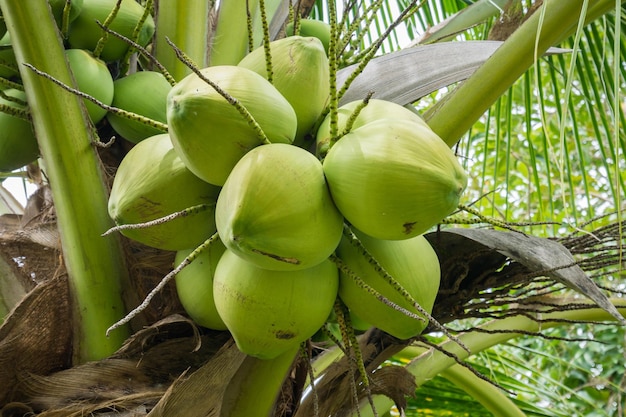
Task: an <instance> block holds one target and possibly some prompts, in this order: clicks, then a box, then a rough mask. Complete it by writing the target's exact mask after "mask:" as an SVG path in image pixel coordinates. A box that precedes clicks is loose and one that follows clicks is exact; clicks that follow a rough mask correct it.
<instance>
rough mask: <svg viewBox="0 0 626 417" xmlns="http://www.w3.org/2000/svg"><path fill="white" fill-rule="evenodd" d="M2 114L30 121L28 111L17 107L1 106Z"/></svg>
mask: <svg viewBox="0 0 626 417" xmlns="http://www.w3.org/2000/svg"><path fill="white" fill-rule="evenodd" d="M2 98H4V97H2ZM0 112H2V113H6V114H10V115H11V116H14V117H19V118H20V119H24V120H30V117H29V112H28V109H18V108H17V107H13V106H9V105H8V104H0Z"/></svg>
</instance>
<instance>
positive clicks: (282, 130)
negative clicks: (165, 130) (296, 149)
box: [167, 65, 297, 185]
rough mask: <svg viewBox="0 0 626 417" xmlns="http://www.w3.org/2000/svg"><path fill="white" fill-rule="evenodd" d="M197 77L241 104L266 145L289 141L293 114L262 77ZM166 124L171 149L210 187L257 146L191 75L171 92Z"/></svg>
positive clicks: (210, 73)
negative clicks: (258, 127)
mask: <svg viewBox="0 0 626 417" xmlns="http://www.w3.org/2000/svg"><path fill="white" fill-rule="evenodd" d="M201 73H202V75H203V76H204V77H206V78H208V79H209V80H211V81H212V82H213V83H215V84H217V85H218V86H219V87H220V88H221V89H223V90H224V91H226V92H227V93H228V94H229V95H230V96H231V97H233V98H235V99H236V100H237V101H238V102H239V103H241V105H243V107H245V108H246V109H247V111H248V112H249V113H250V114H251V115H252V117H253V118H254V119H255V120H256V122H257V123H258V125H259V126H260V127H261V129H262V130H263V132H264V133H265V135H266V137H267V139H268V140H269V141H270V142H272V143H275V142H278V143H291V142H292V141H293V138H294V136H295V134H296V128H297V120H296V114H295V112H294V110H293V108H292V107H291V105H290V104H289V102H288V101H287V100H286V99H285V98H284V97H283V96H282V95H281V94H280V93H279V92H278V90H276V88H275V87H274V86H273V85H272V84H270V83H269V82H268V81H267V80H266V79H265V78H263V77H261V76H260V75H259V74H257V73H255V72H254V71H251V70H249V69H247V68H242V67H236V66H229V65H220V66H214V67H208V68H204V69H202V70H201ZM167 123H168V127H169V133H170V135H171V137H172V141H173V143H174V148H175V149H176V151H177V152H178V153H179V155H180V157H181V159H182V160H183V161H184V162H185V164H186V165H187V167H188V168H189V169H190V170H191V171H192V172H193V173H194V174H196V175H197V176H198V177H200V178H202V179H203V180H205V181H207V182H209V183H211V184H215V185H223V184H224V182H225V181H226V178H227V177H228V175H229V174H230V171H231V170H232V169H233V167H234V166H235V164H236V163H237V161H239V159H241V157H242V156H243V155H245V154H246V152H248V151H249V150H250V149H253V148H255V147H257V146H259V145H260V144H261V143H262V138H261V137H260V136H259V134H258V132H257V131H256V130H255V129H254V128H253V127H252V126H251V125H250V123H249V122H248V121H247V120H246V119H245V118H244V116H242V114H241V113H240V112H239V111H238V110H237V109H236V108H235V106H234V105H232V104H231V103H229V102H228V101H226V99H225V98H224V97H222V96H221V95H220V94H219V93H218V92H217V91H216V90H215V89H214V88H213V87H212V86H211V85H209V84H208V83H206V82H205V81H204V80H203V79H202V78H200V77H199V76H198V75H197V74H195V73H192V74H189V75H188V76H186V77H185V78H183V79H182V80H181V81H180V82H179V83H178V84H176V85H175V86H174V87H173V88H172V89H171V91H170V93H169V95H168V97H167Z"/></svg>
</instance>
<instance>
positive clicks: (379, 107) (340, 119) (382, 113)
mask: <svg viewBox="0 0 626 417" xmlns="http://www.w3.org/2000/svg"><path fill="white" fill-rule="evenodd" d="M362 105H363V101H362V100H356V101H352V102H350V103H347V104H344V105H343V106H341V107H339V108H338V109H337V134H338V135H341V134H345V133H347V132H345V130H346V128H347V127H348V126H347V124H348V121H349V120H350V119H353V121H352V126H351V128H350V130H355V129H358V128H359V127H362V126H365V125H366V124H368V123H371V122H375V121H377V120H380V119H387V120H389V121H391V120H408V121H412V122H415V123H419V124H422V125H425V124H426V122H424V120H423V119H422V118H421V117H420V116H419V115H418V114H417V113H415V112H413V111H411V110H409V109H407V108H406V107H403V106H401V105H399V104H396V103H394V102H392V101H387V100H378V99H370V100H369V101H368V103H367V105H366V106H365V107H363V108H361V110H360V111H359V113H358V114H357V113H356V110H357V108H358V107H359V106H362ZM355 116H356V117H355ZM330 121H331V117H330V115H327V116H326V117H325V118H324V120H323V121H322V123H321V124H320V126H319V128H318V130H317V133H316V153H317V155H318V156H325V155H326V153H327V152H328V149H329V147H330V142H331V140H332V137H331V136H332V135H331V131H330Z"/></svg>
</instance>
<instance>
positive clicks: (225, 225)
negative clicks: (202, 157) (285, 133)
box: [215, 143, 343, 270]
mask: <svg viewBox="0 0 626 417" xmlns="http://www.w3.org/2000/svg"><path fill="white" fill-rule="evenodd" d="M215 222H216V225H217V230H218V233H219V235H220V238H221V239H222V241H223V242H224V244H225V245H226V247H227V248H229V249H230V250H231V251H233V252H234V253H236V254H237V255H239V256H241V257H242V258H243V259H246V260H247V261H249V262H251V263H254V264H255V265H256V266H258V267H260V268H267V269H274V270H298V269H305V268H309V267H312V266H314V265H317V264H319V263H320V262H322V261H324V260H325V259H326V258H328V256H329V255H330V254H331V253H333V251H334V250H335V248H336V247H337V245H338V244H339V241H340V239H341V235H342V230H343V218H342V216H341V214H340V213H339V211H338V210H337V208H336V207H335V205H334V204H333V202H332V199H331V196H330V193H329V192H328V187H327V185H326V181H325V179H324V173H323V171H322V165H321V163H320V161H319V160H318V159H317V158H315V156H313V155H312V154H311V153H309V152H307V151H305V150H304V149H302V148H299V147H297V146H293V145H288V144H280V143H274V144H270V145H263V146H259V147H257V148H255V149H253V150H251V151H250V152H248V153H247V154H246V155H245V156H244V157H243V158H241V160H240V161H239V162H238V163H237V165H236V166H235V168H234V169H233V171H232V172H231V174H230V176H229V177H228V180H226V183H225V184H224V187H223V188H222V191H221V193H220V195H219V197H218V199H217V207H216V210H215Z"/></svg>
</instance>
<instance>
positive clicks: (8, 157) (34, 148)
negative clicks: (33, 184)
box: [0, 89, 39, 171]
mask: <svg viewBox="0 0 626 417" xmlns="http://www.w3.org/2000/svg"><path fill="white" fill-rule="evenodd" d="M4 94H5V95H7V96H9V97H13V98H15V99H17V100H21V101H22V102H26V93H24V92H23V91H21V90H15V89H8V90H4ZM0 105H2V106H7V107H9V109H7V110H10V109H14V110H16V111H20V110H25V109H26V106H25V105H23V104H22V103H21V102H15V101H10V100H6V99H4V98H2V97H0ZM38 157H39V146H38V145H37V138H36V137H35V132H34V130H33V125H32V123H31V122H30V120H28V119H23V118H21V117H18V116H17V115H15V116H14V115H12V114H9V113H5V112H0V171H12V170H14V169H18V168H21V167H23V166H24V165H27V164H29V163H31V162H33V161H35V160H36V159H37V158H38Z"/></svg>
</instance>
